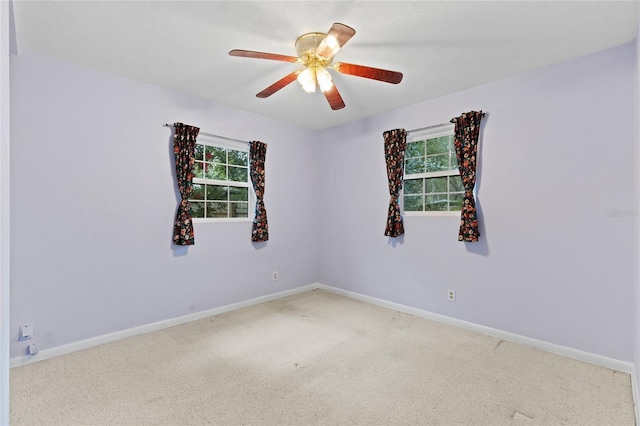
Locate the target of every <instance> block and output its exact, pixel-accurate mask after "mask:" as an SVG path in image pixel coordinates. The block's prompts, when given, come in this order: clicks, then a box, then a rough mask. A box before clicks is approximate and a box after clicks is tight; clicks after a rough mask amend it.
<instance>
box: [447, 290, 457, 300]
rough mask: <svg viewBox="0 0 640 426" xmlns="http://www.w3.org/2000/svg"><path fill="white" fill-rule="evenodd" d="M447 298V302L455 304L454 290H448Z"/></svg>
mask: <svg viewBox="0 0 640 426" xmlns="http://www.w3.org/2000/svg"><path fill="white" fill-rule="evenodd" d="M447 298H448V299H449V302H455V301H456V291H455V290H454V289H451V288H450V289H449V290H448V292H447Z"/></svg>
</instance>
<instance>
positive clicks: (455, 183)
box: [449, 175, 464, 192]
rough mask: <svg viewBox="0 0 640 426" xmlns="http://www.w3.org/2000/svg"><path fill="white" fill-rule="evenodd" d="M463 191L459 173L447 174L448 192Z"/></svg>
mask: <svg viewBox="0 0 640 426" xmlns="http://www.w3.org/2000/svg"><path fill="white" fill-rule="evenodd" d="M460 191H464V186H463V185H462V179H461V178H460V175H456V176H449V192H460Z"/></svg>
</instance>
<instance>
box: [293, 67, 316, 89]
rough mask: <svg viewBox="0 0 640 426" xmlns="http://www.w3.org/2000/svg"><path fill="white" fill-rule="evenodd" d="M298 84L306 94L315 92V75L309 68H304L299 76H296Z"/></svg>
mask: <svg viewBox="0 0 640 426" xmlns="http://www.w3.org/2000/svg"><path fill="white" fill-rule="evenodd" d="M297 78H298V83H300V85H301V86H302V89H304V91H305V92H307V93H312V92H315V91H316V73H315V71H314V70H313V69H311V68H305V69H304V70H303V71H302V72H301V73H300V74H298V77H297Z"/></svg>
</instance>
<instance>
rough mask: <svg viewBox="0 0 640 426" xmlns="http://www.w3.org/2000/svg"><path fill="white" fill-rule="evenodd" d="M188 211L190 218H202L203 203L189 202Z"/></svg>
mask: <svg viewBox="0 0 640 426" xmlns="http://www.w3.org/2000/svg"><path fill="white" fill-rule="evenodd" d="M189 211H190V212H191V217H204V203H203V202H200V201H189Z"/></svg>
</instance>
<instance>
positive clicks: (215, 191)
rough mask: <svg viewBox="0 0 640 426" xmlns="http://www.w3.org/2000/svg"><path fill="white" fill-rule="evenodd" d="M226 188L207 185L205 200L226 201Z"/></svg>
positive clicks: (227, 188)
mask: <svg viewBox="0 0 640 426" xmlns="http://www.w3.org/2000/svg"><path fill="white" fill-rule="evenodd" d="M228 190H229V187H228V186H220V185H207V200H221V201H227V191H228Z"/></svg>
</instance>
